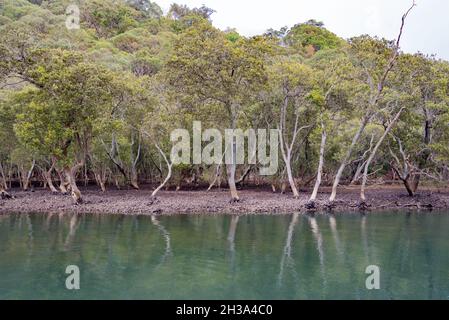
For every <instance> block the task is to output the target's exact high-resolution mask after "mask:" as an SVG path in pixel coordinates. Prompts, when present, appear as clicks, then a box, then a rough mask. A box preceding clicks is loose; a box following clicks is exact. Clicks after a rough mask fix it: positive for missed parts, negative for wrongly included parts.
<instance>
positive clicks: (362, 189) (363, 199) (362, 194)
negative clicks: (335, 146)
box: [360, 108, 405, 203]
mask: <svg viewBox="0 0 449 320" xmlns="http://www.w3.org/2000/svg"><path fill="white" fill-rule="evenodd" d="M404 109H405V108H401V109H400V110H399V112H398V113H397V114H396V116H395V117H394V118H393V120H392V121H391V123H390V124H389V125H388V127H387V129H385V132H384V134H383V135H382V137H381V138H380V139H379V141H378V142H377V144H376V146H375V147H374V149H373V151H371V154H370V156H369V157H368V160H366V164H365V170H364V172H363V178H362V186H361V187H360V200H361V202H362V203H363V202H366V196H365V189H366V183H367V182H368V171H369V166H370V165H371V162H372V161H373V160H374V157H375V156H376V154H377V150H379V148H380V146H381V145H382V143H383V142H384V140H385V138H386V137H387V136H388V134H389V133H390V131H391V130H392V129H393V127H394V125H395V124H396V122H397V121H398V120H399V117H400V116H401V114H402V111H404Z"/></svg>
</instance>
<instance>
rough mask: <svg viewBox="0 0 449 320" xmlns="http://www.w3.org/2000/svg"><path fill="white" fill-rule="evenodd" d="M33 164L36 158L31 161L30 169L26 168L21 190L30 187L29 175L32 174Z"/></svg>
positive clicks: (34, 164) (26, 189)
mask: <svg viewBox="0 0 449 320" xmlns="http://www.w3.org/2000/svg"><path fill="white" fill-rule="evenodd" d="M35 166H36V160H33V162H32V163H31V168H30V170H28V172H27V173H26V175H25V176H24V177H23V178H24V179H23V184H22V188H23V191H28V188H29V187H30V181H31V176H32V175H33V171H34V167H35Z"/></svg>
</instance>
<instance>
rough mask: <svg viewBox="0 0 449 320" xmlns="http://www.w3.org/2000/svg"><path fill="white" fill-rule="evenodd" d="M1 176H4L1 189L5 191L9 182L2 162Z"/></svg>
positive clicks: (0, 183) (0, 167)
mask: <svg viewBox="0 0 449 320" xmlns="http://www.w3.org/2000/svg"><path fill="white" fill-rule="evenodd" d="M0 176H1V178H2V181H0V190H2V191H3V192H5V190H7V189H8V183H7V182H6V176H5V171H4V170H3V166H2V164H1V163H0Z"/></svg>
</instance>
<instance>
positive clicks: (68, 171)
mask: <svg viewBox="0 0 449 320" xmlns="http://www.w3.org/2000/svg"><path fill="white" fill-rule="evenodd" d="M81 166H82V164H77V165H75V166H74V167H73V168H70V167H68V166H66V167H65V168H64V174H65V176H66V179H67V182H68V183H69V186H70V191H71V195H72V198H73V201H74V203H75V204H81V203H83V198H82V195H81V191H80V190H79V189H78V186H77V184H76V172H77V171H78V169H79V168H80V167H81Z"/></svg>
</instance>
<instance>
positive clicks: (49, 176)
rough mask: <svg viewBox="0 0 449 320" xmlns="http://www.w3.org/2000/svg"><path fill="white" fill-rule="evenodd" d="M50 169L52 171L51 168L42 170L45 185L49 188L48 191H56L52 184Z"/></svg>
mask: <svg viewBox="0 0 449 320" xmlns="http://www.w3.org/2000/svg"><path fill="white" fill-rule="evenodd" d="M52 171H53V168H51V169H50V170H49V171H45V172H44V176H45V180H46V181H47V185H48V187H49V188H50V191H51V192H53V193H58V189H56V188H55V185H54V184H53V180H52V179H51V172H52Z"/></svg>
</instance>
